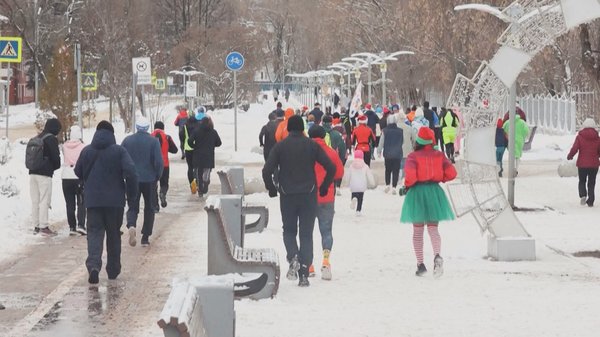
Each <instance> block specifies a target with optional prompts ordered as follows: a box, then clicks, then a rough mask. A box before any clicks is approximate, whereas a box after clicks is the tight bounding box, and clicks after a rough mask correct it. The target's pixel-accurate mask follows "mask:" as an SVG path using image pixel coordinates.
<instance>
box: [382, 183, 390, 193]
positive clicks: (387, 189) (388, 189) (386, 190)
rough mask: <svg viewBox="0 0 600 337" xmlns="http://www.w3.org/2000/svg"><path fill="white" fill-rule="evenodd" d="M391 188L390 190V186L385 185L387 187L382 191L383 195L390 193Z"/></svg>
mask: <svg viewBox="0 0 600 337" xmlns="http://www.w3.org/2000/svg"><path fill="white" fill-rule="evenodd" d="M391 188H392V187H391V186H390V185H387V186H386V187H385V188H384V189H383V191H384V192H385V193H390V189H391Z"/></svg>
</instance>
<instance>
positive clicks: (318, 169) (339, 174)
mask: <svg viewBox="0 0 600 337" xmlns="http://www.w3.org/2000/svg"><path fill="white" fill-rule="evenodd" d="M313 140H314V141H315V142H316V143H317V144H319V146H320V147H321V148H322V149H323V150H324V151H325V153H326V154H327V157H329V159H330V160H331V162H332V163H333V164H334V165H335V175H334V176H333V179H334V180H339V179H342V178H343V177H344V165H343V164H342V161H341V160H340V156H338V154H337V152H336V151H335V150H334V149H332V148H330V147H329V146H327V144H326V143H325V140H324V139H322V138H313ZM326 174H327V171H325V168H324V167H323V166H321V164H319V163H317V162H315V177H316V178H317V191H318V190H319V188H320V187H321V185H322V184H323V180H325V175H326ZM334 200H335V184H330V185H329V189H328V190H327V195H325V196H324V197H322V196H321V195H320V194H319V193H317V202H318V203H319V204H327V203H331V202H333V201H334Z"/></svg>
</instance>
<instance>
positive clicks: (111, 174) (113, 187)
mask: <svg viewBox="0 0 600 337" xmlns="http://www.w3.org/2000/svg"><path fill="white" fill-rule="evenodd" d="M75 174H76V175H77V177H79V179H81V180H84V184H83V185H84V188H83V200H84V203H85V207H86V208H92V207H125V194H127V199H128V200H133V199H135V197H136V195H137V192H138V181H137V173H136V170H135V166H134V164H133V160H131V157H130V156H129V153H128V152H127V150H125V149H124V148H123V147H122V146H120V145H117V143H116V141H115V135H114V134H113V133H112V132H110V131H108V130H98V131H96V133H95V134H94V138H93V139H92V143H91V144H90V145H88V146H86V147H84V148H83V150H82V151H81V155H79V159H78V160H77V164H76V165H75ZM86 174H87V177H84V175H86Z"/></svg>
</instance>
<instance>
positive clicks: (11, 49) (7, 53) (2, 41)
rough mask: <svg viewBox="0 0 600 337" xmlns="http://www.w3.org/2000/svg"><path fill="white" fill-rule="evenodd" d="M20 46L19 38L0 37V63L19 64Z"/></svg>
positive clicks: (21, 42) (21, 43)
mask: <svg viewBox="0 0 600 337" xmlns="http://www.w3.org/2000/svg"><path fill="white" fill-rule="evenodd" d="M22 46H23V40H22V39H21V38H20V37H0V62H13V63H14V62H17V63H18V62H21V55H22Z"/></svg>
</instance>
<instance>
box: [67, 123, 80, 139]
mask: <svg viewBox="0 0 600 337" xmlns="http://www.w3.org/2000/svg"><path fill="white" fill-rule="evenodd" d="M69 132H70V135H71V139H80V138H81V128H80V127H79V125H72V126H71V129H70V131H69Z"/></svg>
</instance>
